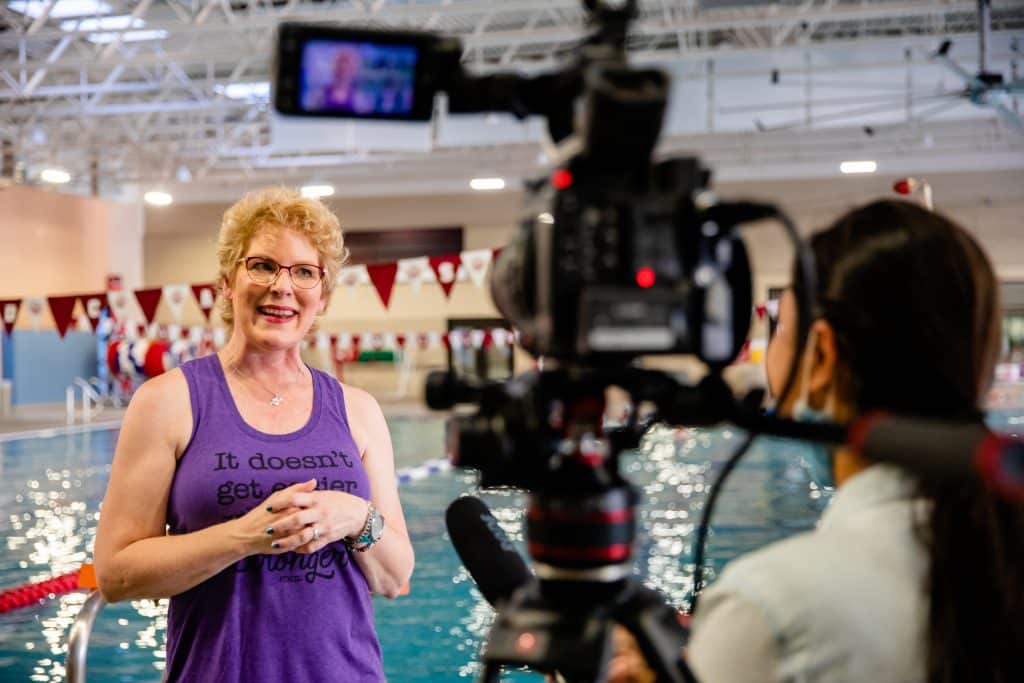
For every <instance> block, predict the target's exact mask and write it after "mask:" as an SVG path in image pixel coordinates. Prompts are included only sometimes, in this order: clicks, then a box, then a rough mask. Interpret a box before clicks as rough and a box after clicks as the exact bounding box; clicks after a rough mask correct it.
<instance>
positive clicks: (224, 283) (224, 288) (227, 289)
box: [220, 275, 231, 299]
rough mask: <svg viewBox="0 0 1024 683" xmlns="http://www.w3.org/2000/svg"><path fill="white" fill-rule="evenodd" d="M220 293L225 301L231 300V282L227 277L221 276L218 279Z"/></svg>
mask: <svg viewBox="0 0 1024 683" xmlns="http://www.w3.org/2000/svg"><path fill="white" fill-rule="evenodd" d="M220 283H221V284H220V293H221V296H223V297H224V298H225V299H230V298H231V280H229V279H228V276H227V275H222V276H221V278H220Z"/></svg>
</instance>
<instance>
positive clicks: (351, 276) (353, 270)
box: [338, 266, 370, 292]
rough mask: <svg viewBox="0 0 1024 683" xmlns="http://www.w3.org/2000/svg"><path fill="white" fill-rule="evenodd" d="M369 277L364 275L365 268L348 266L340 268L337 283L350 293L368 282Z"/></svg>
mask: <svg viewBox="0 0 1024 683" xmlns="http://www.w3.org/2000/svg"><path fill="white" fill-rule="evenodd" d="M369 281H370V277H369V275H367V273H366V266H348V267H347V268H342V269H341V273H339V275H338V283H339V284H341V285H343V286H344V287H346V288H347V289H348V290H349V291H350V292H351V291H352V288H354V287H355V286H356V285H361V284H363V283H364V282H369Z"/></svg>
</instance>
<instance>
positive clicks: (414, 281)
mask: <svg viewBox="0 0 1024 683" xmlns="http://www.w3.org/2000/svg"><path fill="white" fill-rule="evenodd" d="M428 277H430V263H429V261H428V260H427V257H426V256H419V257H417V258H407V259H401V260H400V261H399V262H398V277H397V278H396V279H397V280H398V281H399V282H404V283H406V284H408V285H410V286H411V287H412V289H413V291H414V292H419V291H420V288H421V287H422V286H423V282H424V280H425V279H426V278H428Z"/></svg>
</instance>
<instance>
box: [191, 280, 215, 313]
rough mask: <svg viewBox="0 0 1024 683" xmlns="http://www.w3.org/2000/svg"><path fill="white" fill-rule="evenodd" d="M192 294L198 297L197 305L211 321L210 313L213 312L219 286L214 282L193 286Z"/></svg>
mask: <svg viewBox="0 0 1024 683" xmlns="http://www.w3.org/2000/svg"><path fill="white" fill-rule="evenodd" d="M192 294H193V295H194V296H195V297H196V303H198V304H199V308H201V309H202V310H203V315H205V316H206V320H207V321H209V320H210V311H212V310H213V304H214V301H216V299H217V285H216V284H215V283H213V282H206V283H203V284H200V285H192Z"/></svg>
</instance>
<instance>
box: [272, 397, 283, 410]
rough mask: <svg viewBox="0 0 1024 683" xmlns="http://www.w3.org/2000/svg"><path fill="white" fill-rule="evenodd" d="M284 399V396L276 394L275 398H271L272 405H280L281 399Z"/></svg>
mask: <svg viewBox="0 0 1024 683" xmlns="http://www.w3.org/2000/svg"><path fill="white" fill-rule="evenodd" d="M283 400H284V399H283V398H281V397H280V396H278V395H277V394H274V398H272V399H270V405H272V406H274V407H275V408H276V407H278V406H279V405H281V401H283Z"/></svg>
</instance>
